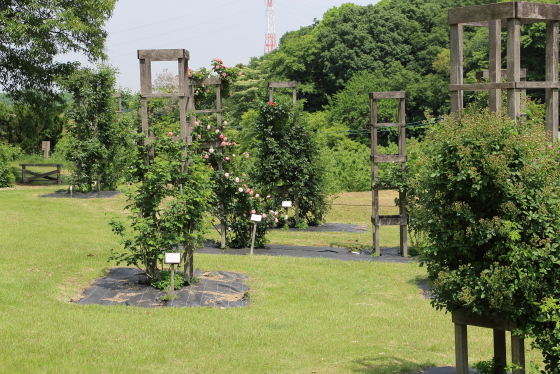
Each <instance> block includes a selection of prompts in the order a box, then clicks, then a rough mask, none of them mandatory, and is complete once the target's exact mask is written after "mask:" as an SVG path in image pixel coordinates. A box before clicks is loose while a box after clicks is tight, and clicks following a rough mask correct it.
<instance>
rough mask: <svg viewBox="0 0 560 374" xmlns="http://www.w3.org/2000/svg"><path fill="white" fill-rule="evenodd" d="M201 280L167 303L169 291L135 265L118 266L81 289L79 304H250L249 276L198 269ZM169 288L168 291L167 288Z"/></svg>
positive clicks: (224, 305)
mask: <svg viewBox="0 0 560 374" xmlns="http://www.w3.org/2000/svg"><path fill="white" fill-rule="evenodd" d="M195 275H196V276H197V277H198V278H199V279H200V281H199V282H198V283H194V284H193V285H189V286H184V287H182V288H181V289H179V290H177V291H175V293H176V294H177V299H175V300H169V301H167V302H164V301H162V300H161V297H162V296H164V295H166V294H167V292H164V291H161V290H158V289H155V288H153V287H152V286H150V285H149V284H147V281H146V275H145V274H144V273H143V272H142V271H141V270H139V269H136V268H115V269H111V270H110V271H109V274H107V276H105V277H103V278H100V279H97V280H96V281H95V282H94V283H93V284H92V286H91V287H90V288H88V289H86V290H85V291H83V292H82V298H81V299H80V300H78V302H77V303H78V304H81V305H86V304H100V305H113V304H120V305H133V306H139V307H143V308H157V307H170V306H176V307H193V306H194V307H201V306H207V307H223V308H231V307H240V306H247V305H249V299H248V292H249V287H248V286H247V285H246V284H243V283H242V281H243V280H244V279H246V278H247V277H246V276H245V275H244V274H240V273H230V272H226V271H213V272H203V271H200V270H196V271H195ZM165 291H167V290H165Z"/></svg>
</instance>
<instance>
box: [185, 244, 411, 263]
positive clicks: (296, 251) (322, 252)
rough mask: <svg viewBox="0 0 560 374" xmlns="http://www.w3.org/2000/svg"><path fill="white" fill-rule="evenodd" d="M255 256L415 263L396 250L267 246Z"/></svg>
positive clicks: (244, 251) (210, 249)
mask: <svg viewBox="0 0 560 374" xmlns="http://www.w3.org/2000/svg"><path fill="white" fill-rule="evenodd" d="M250 251H251V250H250V249H249V248H242V249H235V248H231V249H228V250H223V249H219V248H216V247H215V246H213V245H212V244H211V242H206V243H205V245H204V248H201V249H197V250H196V252H195V253H208V254H225V255H248V254H249V253H250ZM253 252H254V253H255V254H256V255H265V256H287V257H309V258H310V257H323V258H330V259H333V260H342V261H369V262H377V261H382V262H401V263H402V262H410V261H417V260H416V259H415V258H410V257H407V258H405V257H402V256H401V255H400V254H399V249H398V248H382V249H381V256H379V257H374V256H372V255H371V251H367V250H363V251H361V252H360V253H355V252H352V251H351V250H350V249H348V248H341V247H300V246H296V245H279V244H267V245H266V246H265V248H255V249H254V250H253Z"/></svg>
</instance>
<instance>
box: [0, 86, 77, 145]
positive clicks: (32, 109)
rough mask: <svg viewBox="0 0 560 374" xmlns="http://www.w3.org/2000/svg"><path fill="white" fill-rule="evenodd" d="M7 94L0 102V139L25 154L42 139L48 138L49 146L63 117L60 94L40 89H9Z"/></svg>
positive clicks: (53, 140)
mask: <svg viewBox="0 0 560 374" xmlns="http://www.w3.org/2000/svg"><path fill="white" fill-rule="evenodd" d="M9 97H10V98H11V103H10V104H9V105H7V104H4V103H2V104H0V139H3V140H5V141H7V142H8V143H10V144H17V145H19V146H20V147H21V148H22V150H23V151H24V152H26V153H28V154H34V153H35V154H36V153H40V151H41V142H42V141H50V142H51V149H53V148H54V146H55V145H56V143H57V141H58V139H59V138H60V136H61V134H62V130H63V126H64V123H65V121H66V119H65V117H64V111H65V110H66V107H67V104H66V101H65V100H64V97H63V96H62V95H61V94H45V93H41V92H40V91H18V92H12V93H11V94H10V95H9Z"/></svg>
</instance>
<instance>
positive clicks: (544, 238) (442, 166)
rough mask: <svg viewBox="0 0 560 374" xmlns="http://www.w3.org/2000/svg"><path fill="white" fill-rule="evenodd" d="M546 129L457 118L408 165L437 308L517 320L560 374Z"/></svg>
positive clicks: (555, 195)
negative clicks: (424, 239)
mask: <svg viewBox="0 0 560 374" xmlns="http://www.w3.org/2000/svg"><path fill="white" fill-rule="evenodd" d="M548 139H550V134H547V133H546V131H545V125H544V123H542V122H540V121H536V122H526V121H524V120H521V119H520V120H518V122H517V123H516V122H515V121H513V120H511V119H509V118H508V117H507V115H506V114H505V113H497V114H496V113H494V114H491V113H488V112H487V111H486V112H484V113H482V114H479V113H476V114H468V113H466V114H465V115H464V116H462V117H459V116H451V117H449V118H447V119H445V120H444V121H442V122H440V123H439V124H437V125H434V126H433V128H432V129H431V130H429V131H428V133H427V135H426V139H425V141H424V143H423V147H422V152H420V154H419V156H418V159H417V161H416V162H415V163H414V164H412V165H410V169H411V170H410V171H409V173H408V176H409V180H410V184H411V187H412V188H411V189H410V193H411V195H412V196H411V198H410V199H409V201H410V215H411V218H412V219H411V224H412V225H414V226H415V228H416V229H417V230H419V231H421V232H423V233H424V234H425V238H426V243H425V244H424V245H423V247H422V248H421V250H420V256H421V260H422V263H423V264H424V265H425V266H426V267H427V270H428V277H429V280H430V282H432V284H433V286H434V287H435V292H434V298H433V300H432V304H433V305H434V306H435V307H436V308H438V309H446V310H447V311H455V310H458V309H461V310H463V311H465V312H467V313H471V314H475V315H485V316H490V317H494V318H495V319H497V320H509V321H517V323H518V326H519V329H518V333H521V334H522V335H524V336H526V337H530V338H532V340H533V343H532V344H533V345H534V346H535V347H537V348H539V349H540V350H541V351H542V353H543V356H544V360H545V363H546V373H560V283H559V282H558V279H559V277H560V241H559V238H560V148H559V147H558V143H555V144H551V143H550V142H549V140H548Z"/></svg>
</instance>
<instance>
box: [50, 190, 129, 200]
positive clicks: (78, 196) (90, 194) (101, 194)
mask: <svg viewBox="0 0 560 374" xmlns="http://www.w3.org/2000/svg"><path fill="white" fill-rule="evenodd" d="M119 194H120V192H119V191H99V192H85V193H84V192H75V191H74V192H72V196H70V192H68V191H67V190H58V191H56V192H53V193H49V194H46V195H41V196H39V197H66V198H70V197H72V198H73V199H95V198H102V197H113V196H117V195H119Z"/></svg>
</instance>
